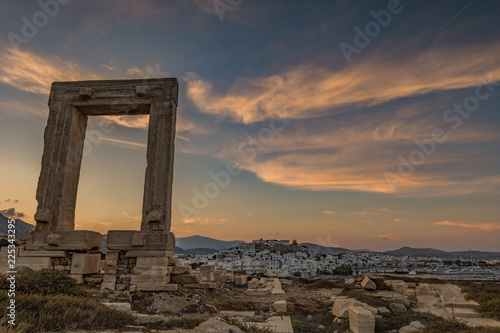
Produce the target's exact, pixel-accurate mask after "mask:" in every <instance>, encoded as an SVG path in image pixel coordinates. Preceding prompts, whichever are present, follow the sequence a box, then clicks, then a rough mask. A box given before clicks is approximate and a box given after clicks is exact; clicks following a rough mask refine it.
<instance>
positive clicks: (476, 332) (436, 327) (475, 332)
mask: <svg viewBox="0 0 500 333" xmlns="http://www.w3.org/2000/svg"><path fill="white" fill-rule="evenodd" d="M443 332H453V333H500V328H498V327H469V326H467V325H466V324H464V323H461V322H459V321H456V320H445V319H442V320H439V321H435V322H433V323H431V324H430V325H429V326H427V327H426V328H425V329H423V330H422V331H421V333H443Z"/></svg>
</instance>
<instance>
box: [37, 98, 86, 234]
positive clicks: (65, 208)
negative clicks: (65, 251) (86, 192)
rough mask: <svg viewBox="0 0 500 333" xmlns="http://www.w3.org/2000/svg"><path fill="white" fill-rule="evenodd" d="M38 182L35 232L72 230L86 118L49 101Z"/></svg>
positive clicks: (69, 108) (75, 110)
mask: <svg viewBox="0 0 500 333" xmlns="http://www.w3.org/2000/svg"><path fill="white" fill-rule="evenodd" d="M49 108H50V111H49V118H48V121H47V127H46V128H45V135H44V149H43V156H42V169H41V172H40V178H39V180H38V189H37V192H36V199H37V201H38V209H37V212H36V214H35V220H36V230H40V231H56V230H74V229H75V205H76V193H77V190H78V180H79V178H80V166H81V160H82V152H83V143H84V140H85V131H86V129H87V116H86V115H85V114H84V113H83V112H80V111H79V110H78V109H77V108H75V107H74V106H71V105H65V104H63V103H61V102H55V103H54V101H53V100H51V103H50V104H49Z"/></svg>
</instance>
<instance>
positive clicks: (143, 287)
mask: <svg viewBox="0 0 500 333" xmlns="http://www.w3.org/2000/svg"><path fill="white" fill-rule="evenodd" d="M132 288H134V289H135V291H177V290H179V287H178V286H177V285H176V284H164V285H150V284H137V285H131V286H130V289H131V290H132Z"/></svg>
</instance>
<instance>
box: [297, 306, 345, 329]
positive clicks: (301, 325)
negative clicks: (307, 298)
mask: <svg viewBox="0 0 500 333" xmlns="http://www.w3.org/2000/svg"><path fill="white" fill-rule="evenodd" d="M309 316H311V317H309ZM333 319H334V316H333V314H332V312H331V311H328V310H326V309H324V310H321V311H317V312H311V313H309V314H306V313H300V314H294V315H292V326H293V328H294V332H295V333H316V332H318V333H320V332H321V333H324V332H333V331H335V330H336V329H338V325H336V324H334V322H333ZM320 325H322V326H323V327H324V329H323V330H321V329H318V326H320Z"/></svg>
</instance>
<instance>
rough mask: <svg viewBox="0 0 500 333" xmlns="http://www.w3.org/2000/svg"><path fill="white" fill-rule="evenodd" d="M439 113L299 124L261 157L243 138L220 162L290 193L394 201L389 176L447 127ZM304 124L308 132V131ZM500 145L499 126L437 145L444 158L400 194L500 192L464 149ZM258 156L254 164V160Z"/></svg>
mask: <svg viewBox="0 0 500 333" xmlns="http://www.w3.org/2000/svg"><path fill="white" fill-rule="evenodd" d="M433 109H435V106H433V105H425V104H423V103H417V104H415V105H409V106H406V107H405V108H404V109H401V110H397V111H395V112H394V111H391V110H386V111H384V112H377V113H371V114H364V115H357V116H356V117H343V118H340V119H338V117H332V118H327V117H322V118H321V119H318V120H316V119H313V120H307V121H305V120H304V121H301V122H300V123H298V122H294V123H291V124H290V125H289V127H286V128H285V129H283V130H282V131H281V132H279V133H275V135H274V137H273V139H272V140H270V142H266V143H264V142H260V144H261V145H262V146H263V149H262V150H260V151H259V150H257V149H254V148H255V144H254V145H251V144H246V143H248V138H247V136H243V135H241V136H236V137H235V138H233V140H231V142H233V143H234V144H232V146H231V147H228V148H226V149H222V151H220V153H219V154H218V157H220V158H222V159H225V160H234V161H237V162H238V163H239V167H240V168H242V169H245V170H247V171H250V172H253V173H255V174H256V175H257V177H258V178H260V179H261V180H263V181H265V182H269V183H274V184H279V185H283V186H287V187H292V188H302V189H308V190H315V191H331V190H353V191H368V192H381V193H392V188H391V187H390V186H389V184H388V182H387V180H386V177H385V173H386V172H387V171H390V172H392V173H394V174H397V173H398V166H399V164H400V160H399V158H398V157H399V155H401V156H403V157H408V154H409V153H410V152H412V151H413V150H415V149H417V148H418V146H416V144H415V142H414V140H415V139H416V138H418V139H421V140H422V139H423V138H428V137H429V136H430V133H431V132H432V130H433V129H434V128H436V127H437V126H442V125H443V122H442V119H440V116H441V115H439V114H438V113H437V112H431V110H433ZM304 122H307V126H305V125H302V123H304ZM310 129H312V130H310ZM254 137H257V136H256V135H254ZM495 141H500V132H498V129H497V128H496V126H494V125H480V126H479V125H477V124H474V123H468V124H467V130H457V131H453V132H452V133H450V132H449V133H448V139H447V141H446V142H445V143H440V144H436V152H437V153H435V154H433V155H432V156H426V158H425V165H424V166H421V167H419V166H417V167H416V171H415V172H414V174H413V175H411V176H409V177H405V178H404V179H403V181H401V182H400V183H398V186H397V188H396V191H397V192H398V193H410V194H411V195H417V194H418V193H422V194H425V195H429V194H430V195H440V194H443V193H444V191H448V192H449V193H473V192H481V191H487V192H491V191H497V192H498V190H499V185H500V176H489V177H484V176H483V175H482V174H481V172H479V171H478V170H477V168H473V167H471V163H473V162H472V161H471V159H470V151H467V150H462V149H456V147H457V144H461V143H466V144H470V143H476V144H480V143H484V142H495ZM242 144H244V146H243V147H244V149H241V148H242ZM454 147H455V148H454ZM478 147H480V146H478ZM252 149H254V152H255V156H254V157H253V158H252V154H250V153H248V152H247V150H252ZM475 149H476V150H475V154H476V155H477V156H483V163H485V164H486V163H488V162H491V161H495V159H497V157H496V155H491V154H488V153H487V151H486V153H485V154H481V155H480V154H479V153H480V149H482V148H475ZM457 175H460V176H464V175H467V176H468V177H466V178H465V179H464V177H456V176H457ZM424 192H425V193H424ZM370 213H371V214H373V213H383V212H382V211H370ZM364 215H367V214H366V213H365V214H364Z"/></svg>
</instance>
